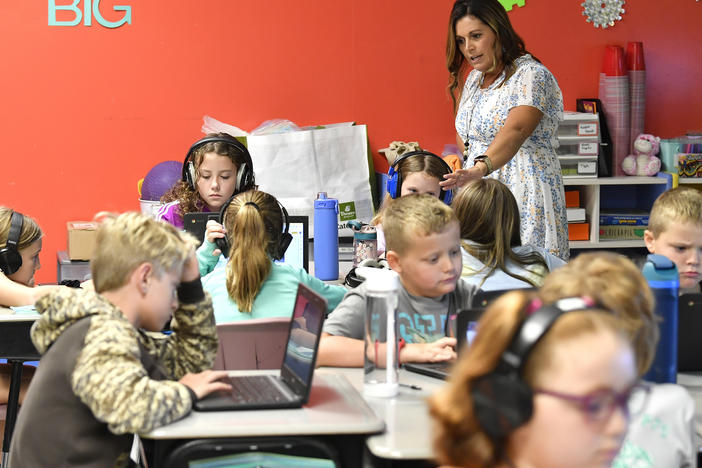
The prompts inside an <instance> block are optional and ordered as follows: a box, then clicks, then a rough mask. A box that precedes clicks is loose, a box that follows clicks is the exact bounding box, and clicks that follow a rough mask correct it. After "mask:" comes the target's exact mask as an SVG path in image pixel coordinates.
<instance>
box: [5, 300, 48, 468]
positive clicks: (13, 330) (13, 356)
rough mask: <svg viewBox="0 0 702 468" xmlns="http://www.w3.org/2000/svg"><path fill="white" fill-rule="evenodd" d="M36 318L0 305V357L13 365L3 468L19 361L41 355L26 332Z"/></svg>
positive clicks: (17, 389) (13, 415)
mask: <svg viewBox="0 0 702 468" xmlns="http://www.w3.org/2000/svg"><path fill="white" fill-rule="evenodd" d="M38 318H39V314H35V313H32V314H15V313H14V312H13V311H12V310H11V309H6V308H4V307H3V308H0V357H2V358H5V359H7V362H8V363H9V364H11V365H12V375H11V376H10V392H9V395H8V398H7V414H6V416H5V433H4V434H3V447H2V461H1V462H0V466H1V467H2V468H5V467H6V466H7V460H8V454H9V451H10V441H11V440H12V431H14V429H15V422H16V421H17V410H18V407H19V393H20V384H21V382H22V363H23V362H24V361H36V360H37V359H39V357H40V355H39V352H38V351H37V350H36V348H35V347H34V344H33V343H32V340H31V338H30V336H29V331H30V329H31V328H32V325H33V324H34V322H35V321H36V320H37V319H38Z"/></svg>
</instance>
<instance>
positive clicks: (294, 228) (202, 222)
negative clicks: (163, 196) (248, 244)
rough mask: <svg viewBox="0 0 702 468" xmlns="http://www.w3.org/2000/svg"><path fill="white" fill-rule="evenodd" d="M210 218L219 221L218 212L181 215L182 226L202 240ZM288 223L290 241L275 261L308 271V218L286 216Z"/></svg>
mask: <svg viewBox="0 0 702 468" xmlns="http://www.w3.org/2000/svg"><path fill="white" fill-rule="evenodd" d="M210 219H214V220H215V221H217V222H219V213H207V212H202V211H198V212H193V213H185V216H184V217H183V227H184V228H185V230H186V231H187V232H189V233H190V234H192V235H193V236H195V237H197V239H198V240H199V241H200V242H202V241H203V240H204V239H205V230H206V228H207V221H208V220H210ZM288 223H289V227H288V232H289V233H290V234H291V235H292V241H291V242H290V245H289V246H288V249H287V250H286V251H285V255H284V256H283V258H282V259H280V260H276V261H275V262H276V263H284V264H286V265H291V266H294V267H297V268H302V269H304V270H305V271H306V272H308V273H309V271H310V252H309V237H310V236H309V231H310V228H309V218H308V217H307V216H288Z"/></svg>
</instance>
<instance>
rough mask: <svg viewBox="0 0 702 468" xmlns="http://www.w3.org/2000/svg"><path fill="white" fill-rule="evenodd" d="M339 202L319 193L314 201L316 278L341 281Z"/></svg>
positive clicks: (323, 193) (324, 193)
mask: <svg viewBox="0 0 702 468" xmlns="http://www.w3.org/2000/svg"><path fill="white" fill-rule="evenodd" d="M338 219H339V201H338V200H337V199H335V198H327V193H326V192H319V193H318V194H317V199H316V200H315V201H314V276H316V277H317V278H319V279H321V280H323V281H333V280H337V279H339V224H338Z"/></svg>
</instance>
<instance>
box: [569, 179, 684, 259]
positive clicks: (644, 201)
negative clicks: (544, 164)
mask: <svg viewBox="0 0 702 468" xmlns="http://www.w3.org/2000/svg"><path fill="white" fill-rule="evenodd" d="M671 183H672V178H671V176H670V174H667V173H659V174H658V175H657V176H656V177H595V178H585V177H583V178H565V177H564V178H563V184H564V185H565V188H566V190H570V189H573V188H576V189H578V190H579V191H580V206H582V207H583V208H585V213H586V216H587V219H588V221H589V222H590V240H587V241H570V248H571V249H610V248H627V247H644V243H643V241H642V240H600V212H601V211H602V210H609V211H616V210H618V211H627V210H644V211H647V212H650V211H651V206H652V205H653V202H654V201H655V200H656V198H657V197H658V196H659V195H660V194H661V193H663V192H665V191H666V190H668V189H670V188H671Z"/></svg>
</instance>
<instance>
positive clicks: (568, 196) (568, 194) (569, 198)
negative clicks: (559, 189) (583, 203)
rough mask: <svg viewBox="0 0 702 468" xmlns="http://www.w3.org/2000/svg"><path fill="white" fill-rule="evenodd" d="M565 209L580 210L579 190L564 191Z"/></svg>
mask: <svg viewBox="0 0 702 468" xmlns="http://www.w3.org/2000/svg"><path fill="white" fill-rule="evenodd" d="M565 202H566V208H580V190H566V191H565Z"/></svg>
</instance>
